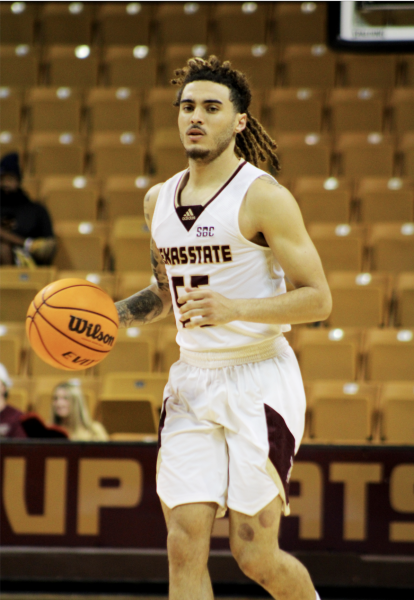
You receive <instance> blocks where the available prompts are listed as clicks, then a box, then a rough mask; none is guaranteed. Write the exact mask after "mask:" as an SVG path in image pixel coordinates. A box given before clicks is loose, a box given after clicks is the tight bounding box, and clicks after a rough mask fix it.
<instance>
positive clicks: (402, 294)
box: [395, 271, 414, 379]
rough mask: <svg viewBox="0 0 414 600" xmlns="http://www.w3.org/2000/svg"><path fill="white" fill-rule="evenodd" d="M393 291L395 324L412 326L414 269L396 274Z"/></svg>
mask: <svg viewBox="0 0 414 600" xmlns="http://www.w3.org/2000/svg"><path fill="white" fill-rule="evenodd" d="M395 291H396V301H397V307H396V308H397V310H396V316H395V321H396V323H395V324H396V325H397V326H398V327H414V271H413V272H411V273H400V274H399V275H398V277H397V281H396V290H395ZM413 379H414V376H413Z"/></svg>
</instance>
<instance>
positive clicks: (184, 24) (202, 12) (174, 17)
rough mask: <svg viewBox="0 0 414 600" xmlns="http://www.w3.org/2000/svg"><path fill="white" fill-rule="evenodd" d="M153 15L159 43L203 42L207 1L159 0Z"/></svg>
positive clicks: (206, 24)
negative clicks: (176, 0) (178, 0)
mask: <svg viewBox="0 0 414 600" xmlns="http://www.w3.org/2000/svg"><path fill="white" fill-rule="evenodd" d="M157 5H158V6H157V11H156V16H155V22H156V33H157V38H158V43H160V44H177V43H179V44H205V43H206V41H207V33H208V16H209V15H208V12H209V11H208V8H209V3H208V2H192V3H190V2H159V3H157Z"/></svg>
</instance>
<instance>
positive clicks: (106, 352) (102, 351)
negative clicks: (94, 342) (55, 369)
mask: <svg viewBox="0 0 414 600" xmlns="http://www.w3.org/2000/svg"><path fill="white" fill-rule="evenodd" d="M37 314H38V315H39V316H40V317H42V319H43V320H44V321H46V323H47V324H48V325H50V327H52V328H53V329H54V330H55V331H57V332H58V333H60V335H63V336H64V337H65V338H67V339H68V340H70V341H71V342H74V343H75V344H78V345H79V346H82V347H83V348H86V349H87V350H92V352H100V353H101V354H108V352H110V351H111V349H112V348H110V349H109V350H98V349H97V348H93V347H92V348H91V347H90V346H87V345H86V344H82V343H81V342H78V340H74V339H73V338H71V337H69V336H68V335H66V333H64V332H63V331H61V330H60V329H58V328H57V327H55V325H53V324H52V323H51V322H50V321H48V320H47V319H46V317H45V316H44V315H42V313H41V312H40V311H38V312H37Z"/></svg>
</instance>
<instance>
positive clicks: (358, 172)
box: [336, 132, 395, 177]
mask: <svg viewBox="0 0 414 600" xmlns="http://www.w3.org/2000/svg"><path fill="white" fill-rule="evenodd" d="M336 150H337V151H338V152H339V156H340V163H339V171H340V174H341V175H344V176H345V177H392V175H393V171H394V154H395V140H394V138H393V137H392V136H390V135H383V134H382V133H379V132H371V133H368V134H367V133H343V134H341V135H339V136H338V138H337V142H336Z"/></svg>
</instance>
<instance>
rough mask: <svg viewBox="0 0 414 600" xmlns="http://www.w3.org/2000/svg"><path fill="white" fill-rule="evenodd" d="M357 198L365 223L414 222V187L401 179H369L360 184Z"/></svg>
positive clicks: (409, 182) (362, 180)
mask: <svg viewBox="0 0 414 600" xmlns="http://www.w3.org/2000/svg"><path fill="white" fill-rule="evenodd" d="M356 196H357V198H358V199H359V202H360V215H361V219H362V221H364V222H365V223H381V222H383V223H389V222H392V221H397V222H398V221H405V222H410V221H414V186H413V183H412V182H411V181H410V180H408V179H400V178H399V177H391V178H388V177H369V178H364V179H361V180H360V181H359V183H358V186H357V190H356Z"/></svg>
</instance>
